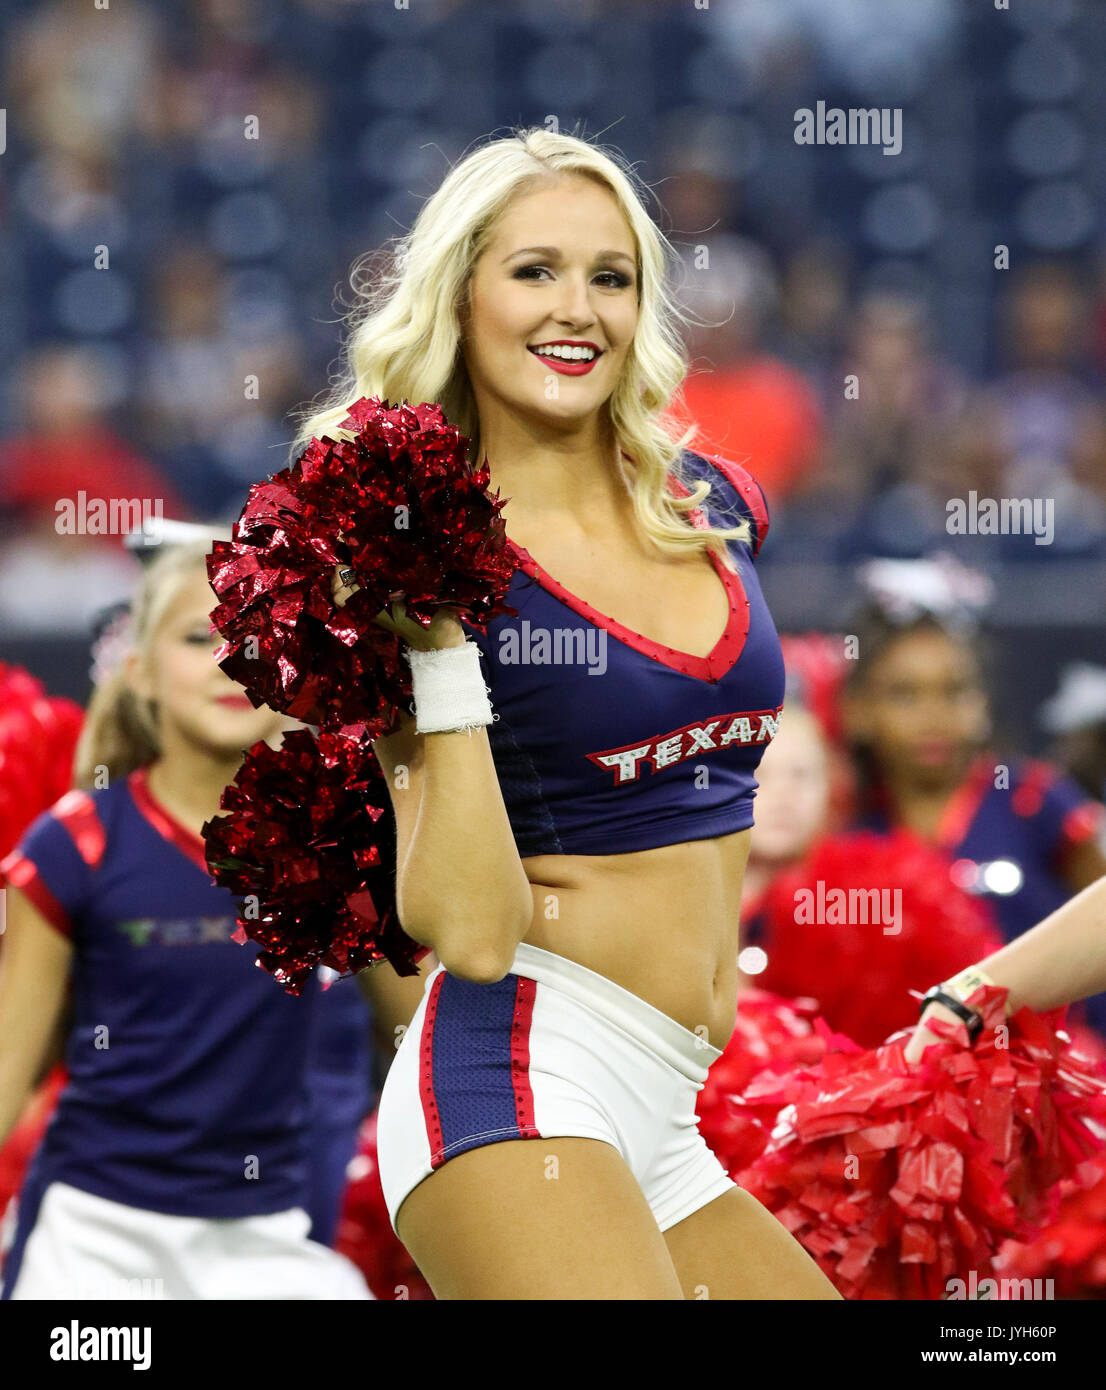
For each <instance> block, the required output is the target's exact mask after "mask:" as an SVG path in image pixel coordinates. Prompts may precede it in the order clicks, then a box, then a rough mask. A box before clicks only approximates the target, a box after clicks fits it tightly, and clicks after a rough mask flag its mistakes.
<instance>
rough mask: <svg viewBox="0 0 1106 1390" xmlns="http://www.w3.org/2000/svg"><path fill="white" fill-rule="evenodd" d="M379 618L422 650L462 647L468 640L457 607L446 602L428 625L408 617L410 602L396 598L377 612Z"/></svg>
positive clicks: (405, 639) (400, 636)
mask: <svg viewBox="0 0 1106 1390" xmlns="http://www.w3.org/2000/svg"><path fill="white" fill-rule="evenodd" d="M376 621H377V622H378V623H379V624H380V626H381V627H384V628H387V629H388V631H389V632H394V633H395V634H396V636H397V637H399V638H401V639H402V640H403V641H404V642H406V643H407V645H408V646H409V647H418V648H419V649H420V650H422V651H430V650H433V649H435V648H438V647H462V646H464V644H465V642H466V641H467V638H466V636H465V629H464V628H463V627H462V626H461V620H460V618H459V617H458V610H457V609H456V608H452V607H449V606H448V605H444V604H443V606H442V607H441V608H439V609H438V611H437V612H436V613H435V614H434V616H433V618H431V620H430V626H429V627H423V625H422V623H418V622H416V621H415V619H414V618H409V617H408V616H407V605H406V604H405V603H404V602H403V600H402V599H397V600H396V601H395V602H394V603H392V604H391V605H389V607H388V608H382V609H381V610H380V612H379V613H378V614H377V615H376Z"/></svg>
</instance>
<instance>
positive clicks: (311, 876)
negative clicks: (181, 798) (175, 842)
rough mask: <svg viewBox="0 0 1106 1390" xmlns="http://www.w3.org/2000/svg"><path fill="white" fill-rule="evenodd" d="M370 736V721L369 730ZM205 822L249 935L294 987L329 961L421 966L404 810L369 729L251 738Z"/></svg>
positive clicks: (399, 968)
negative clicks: (405, 912)
mask: <svg viewBox="0 0 1106 1390" xmlns="http://www.w3.org/2000/svg"><path fill="white" fill-rule="evenodd" d="M362 734H363V730H362ZM219 805H220V807H221V808H222V809H223V810H226V811H230V812H232V813H233V814H232V815H229V816H221V817H219V818H217V819H214V820H209V821H207V822H205V824H204V826H203V836H204V841H205V844H206V848H207V864H208V868H209V870H210V872H211V874H212V877H213V878H214V879H215V880H216V882H217V883H219V884H220V885H221V886H222V887H225V888H228V889H229V890H230V892H231V893H233V894H235V895H236V896H239V897H243V898H247V899H253V901H251V902H249V903H248V905H245V906H244V905H243V904H241V903H240V904H239V913H238V924H239V929H240V931H241V933H242V934H243V935H242V938H241V939H243V940H244V939H245V937H249V938H251V939H252V940H254V941H257V942H258V943H259V944H260V945H261V947H262V950H261V952H260V953H259V955H258V963H259V964H260V965H261V966H262V967H263V968H264V969H265V970H268V971H270V972H271V973H272V974H273V975H274V976H275V978H276V979H277V980H278V981H279V982H280V983H281V984H282V985H283V986H284V987H285V989H286V990H287V991H288V993H289V994H300V993H302V991H303V987H304V984H305V983H306V981H307V979H308V978H309V976H310V975H311V973H312V971H313V970H314V969H315V968H316V966H318V965H327V966H330V968H331V969H333V970H336V971H337V972H338V973H339V974H341V975H345V974H356V972H357V971H358V970H361V969H363V968H364V967H365V966H367V965H377V964H379V963H380V962H381V961H383V960H387V961H389V962H390V963H391V964H392V966H393V967H394V968H395V970H396V972H397V974H400V975H413V974H415V973H417V971H416V966H415V964H414V961H415V960H416V958H417V957H418V956H419V955H420V954H424V953H425V949H426V948H425V947H420V946H419V945H418V943H417V942H415V941H413V940H412V939H411V938H410V937H409V936H407V935H406V933H405V932H404V931H403V929H402V927H401V926H400V924H399V918H398V916H397V914H396V908H395V818H394V816H393V813H392V808H391V802H390V800H389V797H388V788H387V783H386V781H385V779H384V775H383V773H382V772H381V771H380V768H379V767H378V765H377V763H376V760H375V756H374V754H373V751H372V748H371V746H370V745H369V744H368V742H367V741H365V740H364V738H363V737H362V738H361V739H358V738H356V737H353V736H349V734H348V733H347V734H346V735H343V734H328V733H323V734H320V735H319V736H318V738H317V739H316V738H315V737H314V736H313V735H312V734H311V733H310V732H309V731H308V730H306V729H297V730H295V731H293V732H291V733H286V734H285V735H284V741H283V744H282V745H281V747H280V749H279V750H276V749H273V748H270V747H269V745H268V744H267V743H265V742H259V743H255V744H254V746H253V747H252V748H250V749H249V750H248V751H247V753H246V755H245V758H244V759H243V762H242V765H241V767H240V768H239V770H238V773H237V775H236V776H235V779H234V781H233V782H232V783H231V784H230V786H228V787H227V788H226V789H225V790H224V792H223V795H222V798H221V799H220V802H219Z"/></svg>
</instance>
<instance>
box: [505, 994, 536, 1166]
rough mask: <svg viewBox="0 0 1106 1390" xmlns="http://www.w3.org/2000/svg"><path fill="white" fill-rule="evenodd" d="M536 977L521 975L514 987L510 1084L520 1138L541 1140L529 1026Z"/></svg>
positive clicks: (531, 1019) (532, 1011)
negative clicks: (531, 1069) (534, 1089)
mask: <svg viewBox="0 0 1106 1390" xmlns="http://www.w3.org/2000/svg"><path fill="white" fill-rule="evenodd" d="M537 989H538V984H537V981H536V980H528V979H527V978H526V976H525V975H520V976H519V977H518V985H517V986H516V988H515V1014H514V1019H513V1020H512V1022H511V1086H512V1087H513V1089H514V1093H515V1115H516V1116H517V1117H518V1131H519V1138H520V1139H540V1138H541V1135H540V1134H539V1133H538V1127H537V1125H536V1124H535V1123H534V1091H533V1088H532V1087H531V1085H530V1025H531V1024H532V1023H533V1021H534V996H535V994H536V993H537Z"/></svg>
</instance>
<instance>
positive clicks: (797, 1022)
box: [696, 989, 826, 1173]
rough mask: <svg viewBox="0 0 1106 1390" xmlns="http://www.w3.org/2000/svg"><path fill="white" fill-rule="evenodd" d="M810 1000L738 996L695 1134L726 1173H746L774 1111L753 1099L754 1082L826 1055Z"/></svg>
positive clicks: (758, 993)
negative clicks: (752, 1087) (734, 1015)
mask: <svg viewBox="0 0 1106 1390" xmlns="http://www.w3.org/2000/svg"><path fill="white" fill-rule="evenodd" d="M816 1013H817V1004H816V1003H815V1001H814V1000H813V999H781V998H780V997H779V995H777V994H770V993H769V992H768V991H767V990H762V989H746V990H743V991H742V993H741V994H739V995H738V999H737V1020H736V1022H735V1024H734V1030H733V1033H732V1034H731V1035H730V1040H729V1042H728V1043H727V1044H726V1048H725V1050H724V1051H723V1053H722V1056H721V1057H719V1058H718V1060H717V1061H715V1062H713V1063H712V1064H711V1068H710V1071H709V1072H708V1073H707V1079H706V1083H705V1084H704V1086H703V1089H702V1090H701V1091H700V1092H699V1099H698V1102H697V1104H696V1113H697V1114H698V1117H699V1133H700V1134H702V1136H703V1138H704V1139H705V1140H706V1141H707V1146H708V1147H709V1148H710V1149H711V1150H712V1151H713V1152H714V1153H715V1154H716V1155H717V1156H718V1159H719V1161H720V1162H721V1163H722V1166H723V1167H724V1168H725V1169H726V1171H727V1172H729V1173H735V1172H739V1171H740V1170H741V1169H742V1168H747V1167H748V1166H749V1164H750V1163H752V1161H753V1159H755V1158H756V1157H757V1156H758V1155H759V1154H760V1153H761V1152H762V1151H763V1150H764V1147H765V1145H766V1144H767V1143H768V1136H769V1134H770V1133H771V1130H772V1126H773V1124H774V1123H775V1119H776V1112H777V1111H778V1109H779V1106H778V1105H777V1104H775V1103H774V1101H773V1100H771V1099H770V1100H768V1101H767V1102H766V1101H764V1100H762V1099H760V1098H759V1097H758V1098H756V1099H753V1098H752V1097H751V1096H750V1095H749V1094H745V1093H746V1092H748V1090H749V1087H750V1086H751V1084H752V1082H753V1080H754V1079H755V1078H766V1077H772V1078H774V1079H777V1080H778V1079H780V1078H786V1077H787V1076H788V1075H789V1074H790V1073H791V1072H792V1071H794V1070H796V1069H797V1068H800V1067H809V1066H812V1065H813V1064H814V1063H815V1062H817V1061H818V1060H819V1059H820V1058H821V1057H822V1055H823V1054H824V1052H825V1050H826V1042H825V1039H824V1038H823V1037H822V1035H821V1034H819V1033H818V1032H817V1031H816V1030H815V1027H814V1022H813V1020H814V1017H815V1015H816Z"/></svg>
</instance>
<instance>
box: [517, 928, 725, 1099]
mask: <svg viewBox="0 0 1106 1390" xmlns="http://www.w3.org/2000/svg"><path fill="white" fill-rule="evenodd" d="M509 973H510V974H512V975H523V976H525V977H526V978H527V979H530V980H536V981H537V982H538V984H542V985H549V986H550V987H551V988H553V989H557V990H560V991H561V992H562V993H563V994H567V995H569V996H570V997H571V998H573V999H575V1000H577V1001H578V1002H579V1003H581V1004H584V1005H586V1006H587V1007H588V1008H591V1009H594V1010H595V1012H596V1013H598V1014H600V1015H601V1016H602V1017H603V1018H606V1019H608V1020H609V1021H610V1022H611V1023H614V1024H616V1025H617V1026H618V1027H620V1028H622V1029H624V1030H625V1031H626V1032H627V1033H629V1034H630V1035H631V1036H632V1037H634V1038H636V1039H637V1040H638V1041H639V1042H640V1043H642V1044H643V1046H645V1047H649V1048H651V1049H652V1050H653V1051H654V1052H656V1053H657V1054H658V1056H660V1057H662V1058H663V1059H664V1060H665V1061H666V1062H667V1063H668V1064H669V1065H670V1066H673V1067H675V1068H676V1069H677V1070H678V1071H680V1072H682V1073H683V1074H684V1076H686V1077H688V1078H689V1079H690V1080H692V1081H695V1082H698V1083H700V1084H701V1083H702V1082H704V1081H706V1079H707V1072H708V1071H709V1070H710V1067H711V1064H712V1063H713V1062H714V1061H716V1060H717V1059H718V1058H719V1057H721V1055H722V1052H721V1049H719V1048H717V1047H714V1046H712V1045H711V1044H710V1043H709V1042H707V1040H706V1038H705V1037H700V1035H699V1034H698V1033H693V1032H691V1030H690V1029H688V1028H685V1027H684V1026H683V1024H682V1023H677V1022H676V1020H675V1019H674V1018H671V1017H670V1016H669V1015H668V1014H666V1013H663V1012H662V1011H661V1010H660V1009H658V1008H655V1007H654V1006H653V1005H652V1004H650V1003H649V1002H648V1001H647V1000H645V999H642V998H641V997H640V996H639V995H637V994H634V993H633V992H632V991H631V990H628V989H624V988H623V987H622V986H621V985H619V984H616V983H615V982H614V980H610V979H608V978H607V976H606V975H600V974H599V973H598V972H597V971H595V970H589V969H588V967H587V966H586V965H581V964H580V963H579V962H578V961H574V960H569V959H568V957H567V956H559V955H556V954H555V953H554V952H553V951H545V950H542V948H541V947H540V946H531V945H530V944H529V943H528V942H526V941H521V942H519V945H518V947H517V948H516V950H515V955H514V959H513V960H512V961H511V969H510V972H509Z"/></svg>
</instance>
